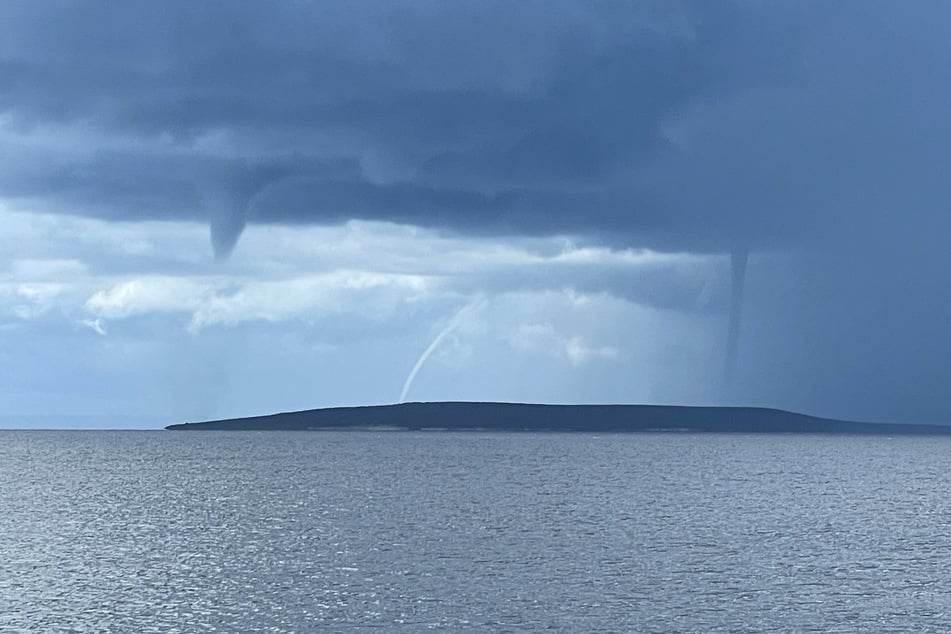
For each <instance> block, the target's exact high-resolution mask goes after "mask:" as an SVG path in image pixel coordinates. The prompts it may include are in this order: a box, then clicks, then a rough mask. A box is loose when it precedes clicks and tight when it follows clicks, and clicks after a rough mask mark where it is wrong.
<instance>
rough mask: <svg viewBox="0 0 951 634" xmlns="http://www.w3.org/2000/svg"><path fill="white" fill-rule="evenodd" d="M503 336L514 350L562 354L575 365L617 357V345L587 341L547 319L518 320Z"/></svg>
mask: <svg viewBox="0 0 951 634" xmlns="http://www.w3.org/2000/svg"><path fill="white" fill-rule="evenodd" d="M504 339H505V340H507V341H508V342H509V344H510V345H511V346H512V347H513V348H514V349H516V350H522V351H527V352H534V353H539V352H540V353H542V354H547V355H552V356H556V357H560V358H564V359H567V360H568V361H569V362H570V363H571V364H572V365H575V366H579V365H583V364H585V363H587V362H588V361H592V360H596V359H616V358H618V349H617V348H615V347H614V346H596V345H590V344H589V343H588V342H587V341H586V340H585V338H584V337H581V336H579V335H574V336H568V335H565V334H563V333H561V332H559V331H558V330H557V329H556V328H555V326H554V325H552V324H550V323H531V324H522V325H521V326H519V327H518V329H517V330H516V331H515V332H514V333H511V334H507V335H505V336H504Z"/></svg>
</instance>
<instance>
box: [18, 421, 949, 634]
mask: <svg viewBox="0 0 951 634" xmlns="http://www.w3.org/2000/svg"><path fill="white" fill-rule="evenodd" d="M949 592H951V440H949V439H915V438H897V439H887V438H864V437H818V436H760V437H755V436H741V435H692V434H690V435H675V434H666V435H665V434H645V435H603V436H593V435H590V436H588V435H561V434H549V435H528V434H437V433H430V434H425V433H420V434H413V433H390V434H385V433H384V434H374V433H351V434H347V433H309V434H308V433H290V432H285V433H230V434H229V433H216V432H202V433H172V432H0V631H3V632H18V631H24V632H34V631H35V632H130V633H131V632H206V631H207V632H229V633H231V632H310V631H318V630H321V631H369V630H372V629H382V630H385V631H388V632H417V631H422V630H427V629H436V630H444V631H449V632H458V631H479V630H481V631H525V632H541V631H551V630H556V631H558V630H560V631H565V632H594V631H598V632H715V631H720V632H746V631H763V632H765V631H771V632H772V631H789V632H793V631H795V632H806V631H816V632H840V631H841V632H856V631H866V632H909V631H915V632H948V631H951V599H949V594H948V593H949Z"/></svg>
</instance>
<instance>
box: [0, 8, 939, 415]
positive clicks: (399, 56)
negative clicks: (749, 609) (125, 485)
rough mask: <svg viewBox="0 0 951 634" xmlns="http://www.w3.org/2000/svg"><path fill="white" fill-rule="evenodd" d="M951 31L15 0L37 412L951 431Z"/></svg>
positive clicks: (11, 26) (934, 16)
mask: <svg viewBox="0 0 951 634" xmlns="http://www.w3.org/2000/svg"><path fill="white" fill-rule="evenodd" d="M949 29H951V7H949V5H947V3H945V2H943V1H939V0H934V1H932V0H916V1H915V2H908V3H897V2H892V1H890V0H842V1H840V2H834V3H831V2H825V1H818V0H815V1H813V0H801V1H797V2H794V3H792V2H786V1H780V0H724V1H723V2H707V1H705V0H696V1H691V0H680V1H660V0H657V1H654V0H644V1H636V0H624V1H617V2H613V1H607V0H605V1H593V0H592V1H589V2H585V1H582V0H574V1H568V0H544V1H541V0H539V1H533V0H524V1H521V2H511V1H510V0H506V1H501V0H499V1H496V0H479V2H467V3H463V2H443V1H436V0H400V1H398V2H393V1H392V0H388V1H385V2H384V1H370V0H320V1H319V2H318V1H313V2H311V1H308V0H277V1H268V2H256V1H249V2H241V3H235V2H230V1H224V0H221V1H218V0H208V1H206V2H201V3H195V2H186V1H184V0H166V1H165V2H161V3H155V2H145V1H139V0H128V1H126V2H122V3H115V2H107V1H106V0H83V1H77V0H30V1H29V2H27V1H19V0H12V1H10V2H4V3H2V4H0V86H2V90H0V426H54V427H150V426H151V427H155V426H158V425H163V424H168V423H174V422H182V421H186V420H192V421H193V420H204V419H210V418H223V417H232V416H243V415H253V414H263V413H271V412H276V411H288V410H295V409H305V408H311V407H324V406H338V405H365V404H379V403H392V402H398V401H400V400H410V401H425V400H500V401H526V402H551V403H581V402H586V403H677V404H705V405H706V404H712V405H717V404H743V405H757V406H768V407H780V408H788V409H794V410H798V411H803V412H807V413H812V414H818V415H824V416H834V417H842V418H853V419H865V420H882V421H898V422H902V421H905V422H948V421H949V420H951V393H949V392H948V390H947V386H948V385H949V384H951V364H949V363H947V359H949V358H951V330H949V321H951V320H949V315H951V288H949V284H948V280H947V277H948V275H947V272H948V271H951V250H949V249H948V248H947V246H946V243H947V241H948V238H947V236H948V235H949V233H951V214H949V212H948V205H949V201H951V179H949V178H948V174H949V167H951V149H949V148H951V143H949V141H951V41H949V39H948V38H947V37H946V34H947V33H948V32H949ZM747 254H748V260H747V266H746V270H745V276H743V277H742V278H741V279H742V280H743V284H742V287H743V293H742V296H739V295H737V294H736V291H735V289H736V284H735V283H734V281H733V280H734V279H735V278H736V277H737V276H736V275H734V271H733V270H732V269H731V261H735V260H736V259H737V257H738V256H744V257H745V256H746V255H747ZM731 323H732V324H734V326H738V327H737V328H735V330H736V331H737V333H738V336H737V337H736V340H737V344H736V349H735V353H731V348H730V344H729V343H728V341H729V340H730V337H729V335H728V331H729V330H730V329H731V325H730V324H731ZM733 355H735V356H733ZM731 356H733V360H730V359H731Z"/></svg>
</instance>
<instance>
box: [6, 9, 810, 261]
mask: <svg viewBox="0 0 951 634" xmlns="http://www.w3.org/2000/svg"><path fill="white" fill-rule="evenodd" d="M0 18H2V24H3V25H5V26H4V27H0V28H3V31H4V32H3V38H4V41H5V42H6V43H5V44H3V45H2V48H0V83H2V84H3V85H4V88H5V89H4V91H3V92H2V93H0V108H2V110H3V112H4V114H5V117H6V126H7V128H8V129H9V130H11V131H15V132H18V133H20V134H29V133H30V132H31V131H32V132H36V131H38V130H43V129H46V128H49V127H50V126H54V127H55V126H59V128H63V127H65V128H69V129H72V130H76V129H78V130H81V131H82V132H83V133H84V134H85V135H86V141H87V142H88V143H89V145H90V146H92V147H95V145H96V143H97V142H98V141H101V140H102V139H106V138H108V139H115V138H121V139H123V140H124V141H126V143H127V145H128V146H131V149H128V148H127V149H126V150H125V151H126V152H129V153H130V154H132V156H130V157H128V160H126V158H125V157H121V156H120V157H118V158H117V160H118V161H119V162H121V165H119V166H118V169H112V168H111V167H110V166H109V165H108V163H109V161H110V160H113V159H115V158H116V157H111V156H110V157H102V156H100V155H99V154H92V155H89V154H84V153H82V152H78V153H77V152H73V153H71V154H69V155H68V156H58V155H57V151H56V148H55V147H52V148H50V147H48V148H47V153H48V156H44V157H40V161H42V162H44V163H48V164H51V165H53V166H54V167H53V168H52V169H50V170H49V171H48V173H45V174H28V177H27V178H26V179H25V182H10V181H11V180H14V181H15V179H13V178H7V179H4V181H3V182H2V183H0V185H2V186H3V192H2V193H3V194H4V195H6V196H8V197H12V196H19V197H22V196H23V195H24V193H26V194H29V193H35V194H36V196H39V197H45V198H48V199H51V200H53V201H58V202H55V204H54V205H53V207H55V208H56V209H58V210H59V211H62V212H65V213H94V214H98V215H103V216H106V217H116V216H123V217H128V218H139V217H154V216H155V215H156V214H160V213H161V212H160V211H159V210H161V209H166V210H167V212H166V213H167V214H168V215H169V217H180V216H181V215H186V216H187V215H192V216H194V217H199V218H201V217H206V216H207V217H210V218H211V220H212V222H213V239H214V242H215V246H216V248H217V249H218V250H219V251H220V252H222V253H227V252H228V251H229V250H230V248H231V247H232V246H233V244H234V241H235V240H236V239H237V237H238V235H239V234H240V231H241V228H242V227H243V226H244V223H245V222H246V221H247V220H248V219H250V220H253V221H258V222H336V221H339V220H343V219H347V218H352V217H357V218H381V219H390V220H394V221H398V222H410V223H414V224H420V225H428V226H436V227H443V228H448V229H460V230H477V231H482V232H486V231H488V232H500V233H506V232H511V233H529V234H531V233H552V232H575V233H598V232H602V233H605V234H614V235H616V234H617V233H618V232H619V231H620V232H622V233H624V234H625V235H628V236H631V235H633V234H635V233H637V232H639V231H641V230H643V229H654V230H656V231H657V233H658V234H665V235H667V236H668V237H671V236H672V235H673V234H674V233H676V229H674V228H672V227H667V226H666V216H665V215H664V211H665V210H663V209H662V208H659V204H660V202H662V200H661V198H660V197H658V196H657V195H656V194H655V193H654V192H652V191H650V190H651V187H652V184H650V183H648V184H642V185H641V186H638V185H637V184H636V183H634V182H633V181H635V178H634V175H635V173H636V172H637V171H638V170H640V169H643V166H644V165H645V164H646V163H649V162H650V161H652V160H653V159H655V158H656V157H657V156H658V155H659V154H661V153H663V152H665V151H668V150H669V149H670V148H669V147H668V146H669V141H668V140H667V139H666V138H665V137H664V135H663V134H662V128H663V125H664V124H665V122H666V121H667V120H669V119H670V118H672V117H674V116H676V115H677V114H678V112H680V111H681V110H682V109H684V108H685V107H687V106H689V105H690V104H691V103H693V102H695V101H697V100H699V99H703V98H710V97H711V96H713V95H717V94H721V93H724V92H728V91H731V90H735V89H736V88H737V87H740V86H744V85H758V84H760V83H762V82H764V81H767V78H768V77H769V76H771V75H781V74H782V73H785V72H787V70H788V69H787V66H788V59H787V58H788V54H789V49H790V47H791V46H792V44H790V41H792V40H793V39H794V37H793V35H794V33H795V30H796V28H795V26H794V25H793V24H792V23H789V22H788V21H787V20H785V19H784V16H782V12H779V11H776V10H771V11H765V10H763V9H762V8H760V7H758V6H756V5H753V4H748V3H745V2H737V3H716V4H713V3H706V2H697V3H689V2H683V3H668V2H596V3H575V2H543V3H542V2H522V3H511V2H480V3H435V2H423V1H417V2H403V3H391V2H315V3H311V2H283V3H238V4H236V3H231V2H203V3H189V2H181V1H170V2H165V3H161V4H160V5H157V4H156V3H145V2H128V3H122V4H120V5H116V4H115V3H108V2H95V1H93V2H82V3H74V2H63V1H61V2H52V1H50V2H38V3H31V4H29V5H26V4H7V5H5V6H4V7H3V8H0ZM783 24H785V26H783ZM753 25H756V26H757V27H758V28H750V27H751V26H753ZM760 44H763V45H764V46H763V48H762V50H761V51H759V52H758V53H757V55H756V56H750V55H749V52H750V50H753V49H756V48H757V47H759V45H760ZM209 139H211V140H212V141H213V142H210V141H209ZM8 143H9V141H8ZM8 149H12V148H8ZM137 153H146V154H148V155H149V156H148V160H144V161H143V160H141V159H140V158H139V157H138V156H135V155H136V154H137ZM229 161H230V163H231V164H233V165H235V167H234V170H233V172H232V173H231V174H225V173H224V171H223V166H226V165H227V164H228V163H229ZM328 161H331V162H334V161H336V162H343V163H350V164H352V165H354V166H355V168H356V169H354V170H353V171H352V172H349V173H346V174H344V175H342V176H341V177H340V178H336V179H335V178H333V177H328V175H327V174H326V173H325V171H324V170H321V169H317V170H315V169H314V167H313V166H314V164H315V162H316V163H318V164H323V163H325V162H328ZM163 162H164V164H163ZM182 165H185V166H186V167H184V168H183V167H182ZM246 165H251V166H253V169H254V170H256V171H261V172H266V173H268V174H269V176H267V177H261V178H257V177H251V178H248V177H247V170H248V169H249V168H248V167H246ZM180 174H184V175H185V176H186V178H185V179H184V182H179V181H178V176H177V175H180ZM170 181H174V182H170ZM232 185H233V187H234V191H230V192H229V191H225V190H226V189H227V188H228V187H229V186H232ZM271 185H274V186H275V187H276V189H277V191H276V193H274V195H270V196H269V195H266V193H265V192H263V191H262V190H264V189H265V188H267V187H269V186H271ZM295 186H296V188H295ZM24 190H27V191H24ZM150 191H151V192H152V193H153V196H152V197H151V198H150V197H149V195H148V194H149V192H150ZM209 191H210V192H211V193H209ZM259 193H261V194H262V195H261V196H257V195H258V194H259ZM252 198H257V202H256V204H255V205H254V206H253V213H251V209H249V208H248V205H249V204H250V202H251V199H252ZM670 242H671V243H676V242H678V240H677V239H671V240H670Z"/></svg>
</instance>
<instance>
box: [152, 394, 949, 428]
mask: <svg viewBox="0 0 951 634" xmlns="http://www.w3.org/2000/svg"><path fill="white" fill-rule="evenodd" d="M165 429H170V430H176V431H183V430H184V431H200V430H232V431H278V430H284V431H341V430H346V431H510V432H652V431H653V432H738V433H798V434H879V435H919V436H921V435H941V436H949V435H951V425H921V424H907V425H906V424H896V423H862V422H854V421H844V420H834V419H828V418H818V417H815V416H807V415H805V414H797V413H795V412H788V411H784V410H778V409H768V408H760V407H688V406H676V405H537V404H529V403H480V402H432V403H402V404H399V405H369V406H363V407H329V408H323V409H311V410H304V411H300V412H284V413H280V414H271V415H267V416H250V417H247V418H231V419H226V420H213V421H206V422H200V423H182V424H177V425H169V426H168V427H166V428H165Z"/></svg>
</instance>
